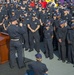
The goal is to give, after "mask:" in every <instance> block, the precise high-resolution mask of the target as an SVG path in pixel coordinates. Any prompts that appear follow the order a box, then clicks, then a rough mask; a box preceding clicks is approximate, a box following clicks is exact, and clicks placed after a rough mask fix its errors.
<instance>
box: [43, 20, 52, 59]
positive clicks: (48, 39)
mask: <svg viewBox="0 0 74 75" xmlns="http://www.w3.org/2000/svg"><path fill="white" fill-rule="evenodd" d="M52 39H53V27H52V25H51V21H50V20H47V23H46V25H45V27H44V45H45V52H46V54H45V56H46V58H48V57H49V58H50V59H53V44H52Z"/></svg>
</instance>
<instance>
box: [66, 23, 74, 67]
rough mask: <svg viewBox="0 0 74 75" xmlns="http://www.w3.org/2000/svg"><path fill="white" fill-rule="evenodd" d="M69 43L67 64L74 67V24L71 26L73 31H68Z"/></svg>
mask: <svg viewBox="0 0 74 75" xmlns="http://www.w3.org/2000/svg"><path fill="white" fill-rule="evenodd" d="M67 41H68V61H67V63H73V67H74V23H72V24H71V29H69V30H68V34H67Z"/></svg>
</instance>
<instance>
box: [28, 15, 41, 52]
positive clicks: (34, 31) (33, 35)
mask: <svg viewBox="0 0 74 75" xmlns="http://www.w3.org/2000/svg"><path fill="white" fill-rule="evenodd" d="M27 26H28V29H29V41H30V50H29V52H31V51H33V48H34V40H35V44H36V51H37V52H38V53H39V52H40V50H39V46H40V45H39V41H40V36H39V31H38V30H39V28H40V22H39V20H37V19H36V15H35V14H33V15H32V19H31V20H29V22H28V25H27Z"/></svg>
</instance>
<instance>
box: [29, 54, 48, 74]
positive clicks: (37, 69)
mask: <svg viewBox="0 0 74 75" xmlns="http://www.w3.org/2000/svg"><path fill="white" fill-rule="evenodd" d="M35 57H36V61H34V62H32V63H30V64H28V66H29V68H30V70H33V72H34V75H48V69H47V66H46V65H45V64H44V63H42V62H41V61H42V55H41V54H39V53H38V54H36V55H35Z"/></svg>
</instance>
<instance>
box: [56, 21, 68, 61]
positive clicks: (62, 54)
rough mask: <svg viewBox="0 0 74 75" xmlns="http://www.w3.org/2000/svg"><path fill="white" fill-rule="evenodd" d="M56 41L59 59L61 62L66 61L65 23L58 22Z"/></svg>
mask: <svg viewBox="0 0 74 75" xmlns="http://www.w3.org/2000/svg"><path fill="white" fill-rule="evenodd" d="M57 36H58V37H57V39H58V50H59V59H58V60H62V62H65V60H66V42H65V41H66V37H67V27H65V21H64V20H63V21H61V22H60V26H59V28H58V30H57Z"/></svg>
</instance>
